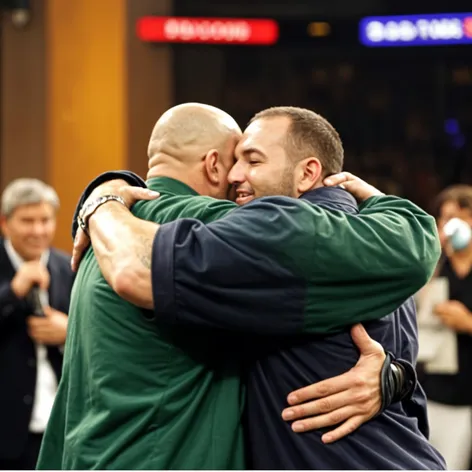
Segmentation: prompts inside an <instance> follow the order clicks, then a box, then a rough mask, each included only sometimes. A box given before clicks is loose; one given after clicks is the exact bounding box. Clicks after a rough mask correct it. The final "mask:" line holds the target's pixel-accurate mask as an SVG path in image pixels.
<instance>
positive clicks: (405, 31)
mask: <svg viewBox="0 0 472 472" xmlns="http://www.w3.org/2000/svg"><path fill="white" fill-rule="evenodd" d="M359 39H360V42H361V43H362V44H363V45H364V46H370V47H385V46H439V45H445V44H472V13H438V14H427V15H405V16H377V17H367V18H363V19H362V20H361V22H360V24H359Z"/></svg>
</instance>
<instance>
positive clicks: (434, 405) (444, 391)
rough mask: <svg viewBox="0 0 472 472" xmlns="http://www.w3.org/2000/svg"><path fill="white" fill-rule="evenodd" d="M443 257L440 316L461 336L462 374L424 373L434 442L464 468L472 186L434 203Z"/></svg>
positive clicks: (469, 438) (471, 387)
mask: <svg viewBox="0 0 472 472" xmlns="http://www.w3.org/2000/svg"><path fill="white" fill-rule="evenodd" d="M434 211H435V213H436V214H437V217H438V219H437V223H438V230H439V236H440V240H441V244H442V248H443V256H442V258H441V260H440V262H439V264H438V268H437V272H436V275H437V276H438V277H445V278H446V279H447V281H448V285H449V300H447V301H445V302H443V303H439V304H437V305H436V306H435V308H434V313H435V314H436V315H437V316H438V318H439V319H440V320H441V322H442V323H443V324H444V325H445V326H447V327H449V328H450V329H452V330H453V331H455V332H456V333H457V356H458V372H457V374H431V373H423V374H422V377H423V378H422V385H423V387H424V389H425V391H426V395H427V397H428V416H429V423H430V433H431V435H430V440H431V443H432V444H433V445H435V446H436V447H437V448H438V450H439V451H440V452H441V453H442V454H443V456H444V458H445V459H446V462H447V464H448V468H449V469H451V470H464V469H467V468H468V467H469V465H470V459H471V456H472V237H471V236H472V231H471V225H472V186H469V185H455V186H451V187H449V188H447V189H445V190H443V191H442V192H441V193H440V194H439V195H438V196H437V198H436V200H435V201H434Z"/></svg>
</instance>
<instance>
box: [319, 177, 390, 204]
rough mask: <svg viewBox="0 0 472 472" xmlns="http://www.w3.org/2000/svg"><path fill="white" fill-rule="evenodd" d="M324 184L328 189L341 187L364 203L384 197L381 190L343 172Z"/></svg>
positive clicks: (329, 178) (327, 179) (328, 179)
mask: <svg viewBox="0 0 472 472" xmlns="http://www.w3.org/2000/svg"><path fill="white" fill-rule="evenodd" d="M323 183H324V184H325V185H326V186H327V187H334V186H337V185H339V186H341V187H342V188H344V189H345V190H347V191H348V192H349V193H350V194H352V195H353V196H354V198H355V199H356V200H357V201H358V202H359V203H361V202H364V201H365V200H367V199H368V198H370V197H374V196H378V195H383V193H382V192H381V191H380V190H377V189H376V188H375V187H373V186H372V185H370V184H368V183H367V182H365V181H364V180H362V179H359V177H356V176H355V175H352V174H351V173H349V172H341V173H340V174H335V175H330V176H329V177H327V178H326V179H324V181H323Z"/></svg>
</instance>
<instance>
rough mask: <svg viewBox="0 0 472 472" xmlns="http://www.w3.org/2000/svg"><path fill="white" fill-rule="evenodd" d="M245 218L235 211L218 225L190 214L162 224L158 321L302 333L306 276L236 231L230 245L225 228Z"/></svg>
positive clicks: (157, 252) (155, 264)
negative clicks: (239, 235) (206, 223)
mask: <svg viewBox="0 0 472 472" xmlns="http://www.w3.org/2000/svg"><path fill="white" fill-rule="evenodd" d="M217 223H218V222H217ZM217 223H216V224H217ZM242 223H243V220H241V221H240V220H239V219H238V218H237V217H235V214H234V213H233V214H232V219H231V224H230V225H229V224H226V225H223V226H220V227H219V228H218V230H215V226H213V227H212V230H211V231H210V230H209V229H208V228H207V227H206V226H205V225H204V224H202V223H201V222H199V221H197V220H190V219H185V220H177V221H175V222H172V223H168V224H165V225H162V226H161V227H160V229H159V231H158V232H157V234H156V237H155V239H154V243H153V259H152V268H151V272H152V287H153V296H154V305H155V313H156V319H157V320H158V321H164V322H168V323H174V324H186V325H195V326H205V327H212V328H221V329H227V330H233V331H242V332H246V333H253V334H262V335H290V334H296V333H300V332H302V330H303V320H304V305H303V301H304V299H305V297H304V292H305V283H304V280H302V279H300V278H298V277H296V276H295V275H294V274H293V273H292V272H291V271H289V270H288V269H286V268H284V267H283V266H281V265H280V264H278V263H276V262H275V260H274V259H272V258H270V256H268V255H261V253H260V252H259V251H258V248H257V246H255V247H253V246H251V245H248V244H247V243H246V242H245V241H243V238H238V237H235V233H234V232H233V233H232V236H233V237H232V238H230V239H231V243H232V244H231V245H229V244H228V243H227V242H226V240H227V238H225V237H224V236H225V233H226V231H230V232H231V231H232V230H235V229H237V228H238V226H239V225H242ZM213 225H215V224H213ZM241 227H242V228H244V226H241ZM226 235H227V234H226ZM255 286H257V287H258V290H253V288H254V287H255ZM274 306H275V307H276V311H274V310H273V307H274Z"/></svg>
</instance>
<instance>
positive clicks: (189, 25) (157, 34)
mask: <svg viewBox="0 0 472 472" xmlns="http://www.w3.org/2000/svg"><path fill="white" fill-rule="evenodd" d="M137 34H138V38H139V39H141V40H142V41H147V42H157V43H201V44H248V45H265V46H269V45H272V44H275V43H276V42H277V40H278V38H279V25H278V23H277V22H276V21H275V20H269V19H246V18H185V17H171V16H148V17H144V18H140V19H139V20H138V23H137Z"/></svg>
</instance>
